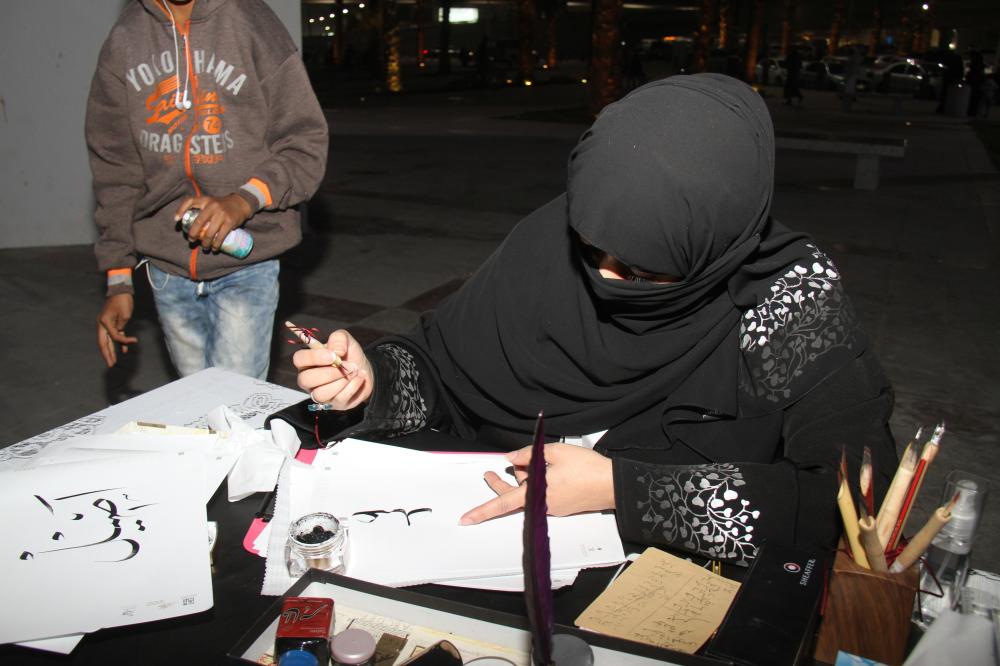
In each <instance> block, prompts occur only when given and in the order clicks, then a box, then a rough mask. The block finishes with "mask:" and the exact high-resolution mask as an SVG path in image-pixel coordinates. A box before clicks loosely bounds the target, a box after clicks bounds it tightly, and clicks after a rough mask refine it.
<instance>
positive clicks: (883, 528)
mask: <svg viewBox="0 0 1000 666" xmlns="http://www.w3.org/2000/svg"><path fill="white" fill-rule="evenodd" d="M922 431H923V428H919V429H917V434H916V435H914V437H913V439H914V441H913V442H910V443H909V444H907V445H906V449H905V450H904V451H903V455H902V456H901V457H900V459H899V467H897V468H896V474H895V475H894V476H893V477H892V483H891V484H889V490H888V491H887V492H886V494H885V499H883V500H882V506H881V507H879V511H878V517H877V518H876V520H875V523H876V525H877V526H878V538H879V542H881V544H882V546H883V547H884V546H885V545H886V544H887V543H888V542H889V535H890V534H892V528H893V527H895V526H896V519H897V518H898V517H899V510H900V509H901V508H902V507H903V500H904V499H905V498H906V491H907V490H908V489H909V487H910V480H911V479H912V478H913V472H914V471H915V470H916V468H917V452H916V446H915V444H914V442H915V441H917V440H918V439H919V437H920V433H921V432H922Z"/></svg>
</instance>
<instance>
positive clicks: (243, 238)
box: [181, 208, 253, 259]
mask: <svg viewBox="0 0 1000 666" xmlns="http://www.w3.org/2000/svg"><path fill="white" fill-rule="evenodd" d="M200 214H201V209H200V208H188V209H187V210H186V211H184V215H183V216H181V229H183V230H184V233H185V234H186V233H187V232H188V229H190V228H191V225H192V224H194V221H195V220H197V219H198V215H200ZM252 249H253V234H251V233H250V232H249V231H247V230H246V229H239V228H237V229H233V230H232V231H230V232H229V233H228V234H226V238H225V240H223V241H222V246H221V247H219V250H220V251H221V252H225V253H226V254H228V255H231V256H233V257H236V258H237V259H245V258H246V257H247V255H248V254H250V250H252Z"/></svg>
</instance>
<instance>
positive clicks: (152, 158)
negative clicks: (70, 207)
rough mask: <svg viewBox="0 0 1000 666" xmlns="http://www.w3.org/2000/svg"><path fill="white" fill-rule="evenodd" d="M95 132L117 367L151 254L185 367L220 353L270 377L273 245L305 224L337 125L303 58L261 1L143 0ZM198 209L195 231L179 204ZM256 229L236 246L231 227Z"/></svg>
mask: <svg viewBox="0 0 1000 666" xmlns="http://www.w3.org/2000/svg"><path fill="white" fill-rule="evenodd" d="M86 138H87V147H88V150H89V152H90V166H91V171H92V172H93V179H94V193H95V197H96V200H97V208H96V211H95V214H94V217H95V221H96V223H97V227H98V230H99V237H98V240H97V242H96V244H95V253H96V255H97V262H98V267H99V269H100V270H101V271H104V272H106V273H107V276H108V289H107V294H106V300H105V303H104V307H103V308H102V310H101V313H100V315H99V317H98V322H97V338H98V347H99V348H100V351H101V355H102V356H103V357H104V360H105V362H107V364H108V366H109V367H110V366H113V365H114V364H115V362H116V360H117V356H116V350H115V346H116V344H119V345H121V347H122V351H123V352H127V351H128V345H130V344H135V343H136V342H138V340H137V339H136V338H135V337H132V336H129V335H126V333H125V325H126V324H127V323H128V321H129V319H130V318H131V316H132V310H133V293H134V292H133V284H132V272H133V269H135V268H136V267H137V266H138V265H139V264H140V261H142V260H146V262H147V263H146V271H147V273H148V278H149V281H150V284H151V286H152V288H153V295H154V300H155V302H156V309H157V313H158V315H159V319H160V325H161V326H162V328H163V332H164V337H165V340H166V343H167V349H168V350H169V352H170V357H171V359H172V361H173V363H174V366H175V367H176V368H177V371H178V372H179V373H180V374H181V375H182V376H186V375H189V374H191V373H194V372H197V371H198V370H201V369H203V368H206V367H210V366H219V367H223V368H226V369H229V370H232V371H235V372H239V373H242V374H245V375H249V376H252V377H257V378H260V379H264V378H265V377H266V375H267V369H268V364H269V353H270V342H271V331H272V329H273V324H274V312H275V309H276V308H277V303H278V271H279V265H278V256H279V255H281V253H283V252H284V251H285V250H288V249H289V248H292V247H294V246H295V245H297V244H298V243H299V242H300V241H301V239H302V230H301V226H300V221H299V211H298V210H297V208H296V206H298V205H299V204H302V203H303V202H305V201H306V200H307V199H308V198H309V197H311V196H312V195H313V193H314V192H315V191H316V189H317V188H318V186H319V183H320V181H321V180H322V178H323V174H324V171H325V167H326V153H327V145H328V129H327V124H326V120H325V118H324V116H323V113H322V110H321V109H320V107H319V103H318V102H317V100H316V96H315V94H314V93H313V90H312V87H311V85H310V83H309V80H308V77H307V76H306V72H305V68H304V66H303V64H302V59H301V57H300V56H299V53H298V51H297V50H296V48H295V45H294V43H293V41H292V39H291V37H290V36H289V34H288V32H287V31H286V30H285V28H284V26H283V25H282V24H281V22H280V21H279V20H278V18H277V17H276V16H275V15H274V13H273V12H272V11H271V9H270V8H269V7H268V6H267V5H266V4H265V3H264V1H263V0H133V2H131V3H129V4H128V5H127V6H126V7H125V9H124V11H123V12H122V14H121V16H120V17H119V19H118V21H117V23H115V25H114V27H113V28H112V29H111V33H110V35H109V36H108V38H107V40H106V41H105V43H104V46H103V47H102V49H101V54H100V57H99V60H98V64H97V71H96V73H95V74H94V79H93V82H92V84H91V89H90V98H89V100H88V103H87V120H86ZM192 208H194V209H199V210H200V213H199V214H198V217H197V219H196V220H195V222H194V224H193V225H192V226H191V227H190V228H188V230H187V232H186V233H185V232H184V231H183V230H182V229H181V226H180V223H179V221H180V220H181V218H182V216H183V215H184V213H185V212H186V211H187V210H189V209H192ZM239 227H242V228H243V229H245V230H246V231H248V232H249V233H250V234H251V235H252V236H253V249H252V251H251V252H250V254H249V255H248V256H246V257H245V258H243V259H238V258H236V257H234V256H231V255H229V254H226V253H222V252H220V251H219V249H220V247H221V245H222V243H223V240H224V239H225V238H226V236H227V235H228V234H229V232H230V231H232V230H233V229H236V228H239Z"/></svg>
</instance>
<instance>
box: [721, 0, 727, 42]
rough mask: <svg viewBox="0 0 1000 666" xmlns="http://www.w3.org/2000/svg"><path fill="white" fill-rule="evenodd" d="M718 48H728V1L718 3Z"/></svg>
mask: <svg viewBox="0 0 1000 666" xmlns="http://www.w3.org/2000/svg"><path fill="white" fill-rule="evenodd" d="M719 48H720V49H722V50H726V49H728V48H729V0H721V2H720V3H719Z"/></svg>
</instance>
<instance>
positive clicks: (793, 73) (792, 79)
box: [785, 49, 804, 106]
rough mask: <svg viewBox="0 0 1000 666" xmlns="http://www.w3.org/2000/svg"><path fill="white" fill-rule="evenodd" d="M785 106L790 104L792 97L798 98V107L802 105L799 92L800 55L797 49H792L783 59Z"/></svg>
mask: <svg viewBox="0 0 1000 666" xmlns="http://www.w3.org/2000/svg"><path fill="white" fill-rule="evenodd" d="M785 69H786V70H787V73H786V75H785V104H791V103H792V98H793V97H798V98H799V105H800V106H801V105H802V100H803V99H804V98H803V97H802V91H801V90H799V81H800V79H801V77H802V54H801V53H799V51H798V49H792V51H791V53H789V54H788V57H787V58H786V59H785Z"/></svg>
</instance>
